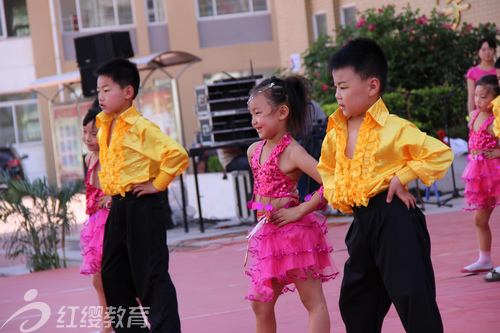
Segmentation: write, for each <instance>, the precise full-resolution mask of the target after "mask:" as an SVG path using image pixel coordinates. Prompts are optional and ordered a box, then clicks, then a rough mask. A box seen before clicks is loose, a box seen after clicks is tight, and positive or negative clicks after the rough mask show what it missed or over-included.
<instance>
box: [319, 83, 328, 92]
mask: <svg viewBox="0 0 500 333" xmlns="http://www.w3.org/2000/svg"><path fill="white" fill-rule="evenodd" d="M329 88H330V87H329V86H328V85H327V84H324V83H323V84H322V85H321V90H323V92H325V91H327V90H328V89H329Z"/></svg>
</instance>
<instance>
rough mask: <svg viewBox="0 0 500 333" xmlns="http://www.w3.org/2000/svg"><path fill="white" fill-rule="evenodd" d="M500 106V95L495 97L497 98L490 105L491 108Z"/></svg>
mask: <svg viewBox="0 0 500 333" xmlns="http://www.w3.org/2000/svg"><path fill="white" fill-rule="evenodd" d="M499 106H500V95H499V96H497V97H495V99H494V100H492V101H491V103H490V105H488V107H489V108H491V107H499Z"/></svg>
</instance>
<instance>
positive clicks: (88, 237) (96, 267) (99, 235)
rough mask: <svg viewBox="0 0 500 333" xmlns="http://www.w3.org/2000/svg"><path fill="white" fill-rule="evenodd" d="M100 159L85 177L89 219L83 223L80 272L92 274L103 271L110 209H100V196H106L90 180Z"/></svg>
mask: <svg viewBox="0 0 500 333" xmlns="http://www.w3.org/2000/svg"><path fill="white" fill-rule="evenodd" d="M98 162H99V160H98V159H97V160H96V161H95V163H94V165H92V167H91V168H89V170H88V172H87V177H86V178H85V187H86V193H85V197H86V201H87V209H86V211H85V212H86V213H87V215H89V219H88V220H87V221H85V223H84V224H83V228H82V230H81V231H80V249H81V250H82V257H83V262H82V265H81V266H80V274H84V275H91V274H95V273H100V272H101V262H102V242H103V240H104V227H105V225H106V220H107V219H108V215H109V210H107V209H105V208H102V209H98V202H99V198H101V197H102V196H104V193H102V191H101V190H100V189H98V188H96V187H94V186H92V185H91V184H90V182H89V179H90V176H91V175H92V173H93V172H94V169H95V167H96V165H97V163H98Z"/></svg>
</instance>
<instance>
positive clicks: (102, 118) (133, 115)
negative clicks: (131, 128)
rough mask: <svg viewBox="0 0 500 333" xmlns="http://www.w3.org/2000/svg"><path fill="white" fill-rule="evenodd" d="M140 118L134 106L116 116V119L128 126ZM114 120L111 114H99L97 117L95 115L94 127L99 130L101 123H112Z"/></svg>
mask: <svg viewBox="0 0 500 333" xmlns="http://www.w3.org/2000/svg"><path fill="white" fill-rule="evenodd" d="M139 117H140V114H139V112H137V109H136V108H135V106H134V105H133V104H132V106H131V107H129V108H128V109H127V110H125V111H124V112H122V113H121V114H120V115H119V116H118V119H117V120H119V119H121V120H123V121H125V122H127V123H129V124H133V123H135V122H136V120H137V119H138V118H139ZM113 119H114V115H112V114H106V113H104V112H100V113H99V114H98V115H97V120H96V127H97V128H100V127H101V125H102V123H106V122H111V121H113Z"/></svg>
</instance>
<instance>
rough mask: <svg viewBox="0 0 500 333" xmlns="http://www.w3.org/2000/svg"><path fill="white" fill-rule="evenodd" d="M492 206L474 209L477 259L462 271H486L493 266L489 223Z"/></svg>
mask: <svg viewBox="0 0 500 333" xmlns="http://www.w3.org/2000/svg"><path fill="white" fill-rule="evenodd" d="M492 212H493V208H487V209H482V210H476V211H475V213H474V224H475V225H476V233H477V242H478V245H479V259H478V260H477V262H475V263H473V264H472V265H469V266H467V267H464V268H463V269H462V270H461V272H462V273H468V272H471V273H479V272H487V271H489V270H490V269H491V268H492V267H493V263H492V261H491V229H490V225H489V221H490V216H491V213H492Z"/></svg>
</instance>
